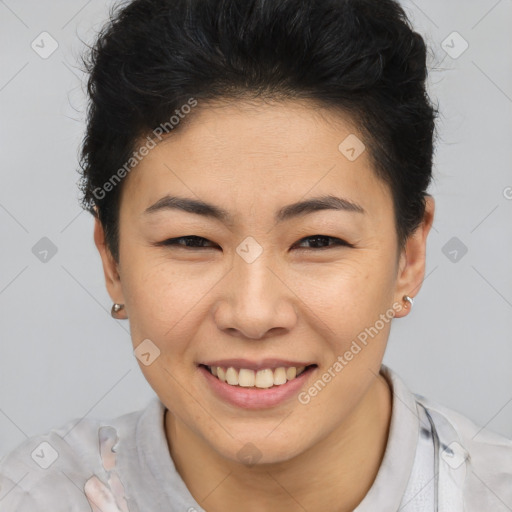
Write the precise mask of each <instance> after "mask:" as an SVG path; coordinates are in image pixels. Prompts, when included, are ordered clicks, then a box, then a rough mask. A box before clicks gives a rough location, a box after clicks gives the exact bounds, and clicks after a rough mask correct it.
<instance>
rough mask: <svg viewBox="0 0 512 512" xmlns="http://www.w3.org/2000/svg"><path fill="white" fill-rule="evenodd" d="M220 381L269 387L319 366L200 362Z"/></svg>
mask: <svg viewBox="0 0 512 512" xmlns="http://www.w3.org/2000/svg"><path fill="white" fill-rule="evenodd" d="M199 366H200V367H202V368H204V369H205V370H207V371H208V372H209V373H210V374H211V375H213V376H214V377H215V378H216V379H218V380H219V381H221V382H223V383H225V384H228V385H229V386H233V387H239V388H255V389H269V388H277V387H279V386H283V385H284V384H286V383H288V382H290V381H293V380H295V379H297V378H298V377H299V376H301V375H303V374H305V373H306V372H309V371H310V370H312V369H314V368H316V367H317V365H316V364H309V365H301V366H298V365H297V366H291V365H286V366H269V367H268V368H259V369H251V368H244V367H243V366H241V367H237V366H234V365H229V366H228V365H224V366H220V365H217V364H212V365H206V364H199Z"/></svg>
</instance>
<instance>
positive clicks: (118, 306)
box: [110, 302, 124, 320]
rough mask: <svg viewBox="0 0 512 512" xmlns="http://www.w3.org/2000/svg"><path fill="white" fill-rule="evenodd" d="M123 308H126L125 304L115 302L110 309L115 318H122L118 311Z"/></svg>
mask: <svg viewBox="0 0 512 512" xmlns="http://www.w3.org/2000/svg"><path fill="white" fill-rule="evenodd" d="M122 309H124V304H118V303H117V302H114V304H113V305H112V309H111V311H110V314H111V315H112V317H113V318H116V319H117V320H120V318H119V315H118V313H119V311H121V310H122Z"/></svg>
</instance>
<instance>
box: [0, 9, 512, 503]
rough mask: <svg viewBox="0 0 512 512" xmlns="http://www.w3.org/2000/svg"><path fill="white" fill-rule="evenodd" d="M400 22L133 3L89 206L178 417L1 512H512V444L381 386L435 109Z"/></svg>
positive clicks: (15, 493)
mask: <svg viewBox="0 0 512 512" xmlns="http://www.w3.org/2000/svg"><path fill="white" fill-rule="evenodd" d="M425 56H426V48H425V44H424V41H423V39H422V38H421V37H420V36H419V35H418V34H417V33H415V32H413V30H412V29H411V27H410V24H409V22H408V20H407V18H406V16H405V14H404V12H403V10H402V9H401V8H400V6H399V5H398V4H397V3H395V2H394V1H391V0H330V1H328V0H307V1H306V0H302V1H301V0H282V1H280V2H271V1H268V0H267V1H264V0H258V1H256V0H201V1H199V0H196V1H194V0H181V1H171V0H165V1H162V0H159V1H157V0H134V1H132V2H131V3H129V4H128V5H127V6H125V7H123V8H120V9H118V10H117V11H116V12H115V14H114V15H113V18H112V20H111V21H110V23H109V24H108V25H107V26H106V27H105V29H104V30H103V32H102V33H101V35H100V37H99V38H98V41H97V43H96V45H95V46H94V48H93V49H92V51H91V53H90V60H89V62H88V65H89V68H88V69H89V72H90V80H89V88H88V91H89V94H90V110H89V118H88V126H87V133H86V137H85V140H84V144H83V152H82V164H83V165H82V170H83V181H82V190H83V192H84V206H85V207H86V208H88V209H89V210H90V211H91V212H92V213H93V214H94V215H95V228H94V239H95V243H96V246H97V248H98V251H99V253H100V255H101V258H102V263H103V269H104V273H105V279H106V286H107V289H108V292H109V294H110V296H111V298H112V301H113V306H112V315H113V316H114V317H115V318H119V319H129V324H130V330H131V336H132V341H133V347H134V354H135V356H136V357H137V359H138V361H139V364H140V368H141V370H142V372H143V374H144V376H145V378H146V379H147V380H148V382H149V384H150V385H151V386H152V387H153V389H154V390H155V393H156V395H157V397H155V400H154V401H152V402H151V403H150V404H149V405H148V407H147V408H146V409H145V410H142V411H136V412H133V413H130V414H127V415H123V416H121V417H119V418H115V419H111V420H106V421H98V420H92V419H84V420H82V421H80V422H79V423H76V421H71V422H69V423H68V424H66V425H63V426H62V427H60V428H58V429H53V430H52V431H50V432H48V433H47V434H45V435H43V436H37V437H34V438H32V439H30V440H28V441H26V442H25V443H23V444H22V445H20V446H19V447H18V448H17V449H16V450H14V451H13V452H12V453H10V454H9V455H8V456H6V457H4V459H2V463H1V464H0V474H1V479H0V485H1V489H0V492H1V493H2V494H1V495H0V510H2V511H4V510H5V511H7V510H9V511H14V510H16V511H31V512H34V511H37V510H45V511H46V510H66V511H70V510H72V511H83V510H93V511H94V512H97V511H103V512H109V511H113V512H120V511H122V512H126V511H130V512H134V511H140V512H149V511H160V510H161V511H164V510H165V511H169V510H171V511H176V512H177V511H190V512H192V511H207V512H217V511H220V510H222V511H232V510H237V511H240V510H243V511H248V512H249V511H253V510H265V511H274V510H286V511H295V510H297V511H299V510H308V511H316V510H324V511H332V512H334V511H336V512H342V511H353V510H356V511H357V512H362V511H376V510H378V511H390V512H391V511H396V510H405V511H407V512H410V511H434V510H437V511H450V512H455V511H463V510H464V511H483V510H486V511H487V510H493V511H500V510H503V511H505V510H510V509H511V508H512V441H510V440H508V439H505V438H503V437H501V436H498V435H496V434H494V433H492V432H491V431H489V430H486V429H482V428H480V427H479V426H477V425H475V424H474V423H472V422H471V421H470V420H469V419H468V418H466V417H464V416H462V415H460V414H458V413H457V412H455V411H453V410H450V409H448V408H445V407H443V406H441V405H439V404H436V403H434V402H431V401H429V400H428V399H426V398H424V397H421V396H419V395H415V394H413V393H411V391H409V390H408V389H407V387H406V386H405V384H404V383H403V381H402V380H401V379H400V377H399V376H398V375H397V374H396V373H394V372H393V371H392V370H391V369H390V368H388V367H386V366H385V365H383V364H382V359H383V355H384V352H385V348H386V344H387V341H388V338H389V333H390V327H391V323H392V321H393V320H394V319H395V318H401V317H403V316H405V315H407V314H408V313H409V312H410V310H411V307H412V305H413V299H414V297H415V296H416V295H417V294H418V292H419V289H420V287H421V283H422V280H423V278H424V271H425V256H426V255H425V248H426V240H427V236H428V233H429V230H430V228H431V226H432V221H433V216H434V200H433V198H432V197H431V196H430V195H429V194H428V193H427V188H428V186H429V183H430V179H431V170H432V152H433V135H434V121H435V117H436V110H435V109H434V107H433V106H432V105H431V103H430V100H429V99H428V97H427V95H426V92H425V79H426V74H427V70H426V65H425V60H426V59H425Z"/></svg>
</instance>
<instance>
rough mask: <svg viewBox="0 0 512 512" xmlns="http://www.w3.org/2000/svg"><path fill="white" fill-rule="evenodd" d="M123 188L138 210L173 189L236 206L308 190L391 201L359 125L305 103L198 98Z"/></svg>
mask: <svg viewBox="0 0 512 512" xmlns="http://www.w3.org/2000/svg"><path fill="white" fill-rule="evenodd" d="M123 188H125V189H126V190H123V196H125V199H123V201H125V200H126V201H127V202H129V203H130V205H131V206H132V208H130V209H134V210H136V211H138V212H142V211H143V210H145V209H146V208H147V207H148V206H150V205H151V204H153V203H154V202H156V201H158V200H159V199H160V198H161V197H162V196H164V195H166V194H174V193H181V195H183V194H186V195H187V196H189V197H194V196H196V198H200V199H204V200H206V199H208V202H215V203H216V204H222V205H224V207H225V209H227V210H230V209H233V211H239V210H241V209H244V205H245V207H247V206H248V205H249V204H252V207H254V208H256V207H257V208H259V209H260V210H261V209H263V208H264V207H265V205H270V204H272V205H273V206H276V205H278V204H279V203H283V204H285V203H286V204H288V203H290V202H295V201H297V200H298V199H300V198H307V196H308V195H311V196H317V195H325V194H334V195H339V196H342V197H346V198H347V199H349V200H352V201H353V202H355V203H359V204H361V203H366V204H369V205H370V208H369V209H370V210H372V209H373V210H378V209H379V206H380V208H381V209H382V208H389V201H390V197H389V190H388V187H387V186H386V185H385V184H384V183H383V182H382V181H381V180H380V179H379V178H378V177H377V175H376V174H375V172H374V170H373V168H372V165H371V163H370V156H369V152H368V148H366V147H365V145H364V143H363V136H362V135H361V133H360V132H359V131H358V129H357V126H356V125H355V123H353V122H352V120H351V119H350V118H349V117H348V116H346V115H343V114H342V113H339V112H332V111H328V110H326V109H325V108H322V107H319V106H318V105H315V104H314V103H310V102H304V101H301V102H298V101H288V102H260V103H255V102H252V103H245V102H236V103H235V102H233V103H217V104H216V103H209V104H204V105H201V103H199V105H198V107H196V108H195V109H194V112H193V114H191V115H190V117H189V119H185V122H184V123H183V124H182V125H181V126H180V127H179V130H177V131H176V132H171V133H170V134H169V135H168V136H167V137H166V138H165V139H164V140H163V141H162V142H160V143H158V144H157V146H156V147H155V148H154V149H152V150H151V151H149V153H148V154H147V155H146V156H145V157H144V158H143V159H142V160H141V162H140V163H139V164H138V165H137V166H136V167H135V168H134V170H133V171H132V172H131V173H130V174H129V176H128V177H127V183H125V184H124V187H123ZM365 209H366V208H365ZM375 213H377V214H378V213H379V212H378V211H376V212H375ZM380 213H383V212H380Z"/></svg>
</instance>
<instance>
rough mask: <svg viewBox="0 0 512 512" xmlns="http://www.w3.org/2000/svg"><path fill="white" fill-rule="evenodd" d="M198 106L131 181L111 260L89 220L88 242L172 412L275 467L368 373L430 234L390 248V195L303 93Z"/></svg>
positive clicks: (360, 390) (371, 376)
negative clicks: (93, 240)
mask: <svg viewBox="0 0 512 512" xmlns="http://www.w3.org/2000/svg"><path fill="white" fill-rule="evenodd" d="M200 107H201V105H200V106H199V107H198V108H197V109H196V110H195V111H194V113H193V116H194V118H193V119H191V120H190V122H189V123H188V124H187V125H186V126H185V125H184V126H183V127H181V128H183V129H182V130H181V131H177V132H175V133H173V134H172V135H171V136H169V137H168V138H167V139H166V140H165V141H163V142H161V143H159V144H158V145H157V146H156V147H155V148H154V149H152V150H151V151H150V152H149V154H148V155H147V156H146V157H144V159H143V160H142V161H141V162H140V163H139V164H138V165H137V167H136V168H135V169H134V170H133V171H132V172H131V174H130V175H129V176H128V177H127V178H126V180H125V182H124V184H123V192H122V198H121V207H120V244H119V253H120V259H119V265H118V266H117V267H116V266H115V265H113V263H112V260H111V259H110V258H109V256H108V252H107V251H106V250H105V247H104V246H102V245H101V244H100V243H98V241H99V240H101V228H100V227H99V224H97V226H96V236H97V243H98V247H99V248H100V252H101V253H102V257H103V262H104V268H105V274H106V276H107V285H108V289H109V292H110V295H111V297H112V299H113V300H114V301H116V302H121V303H124V304H125V311H126V314H127V315H128V317H129V319H130V320H129V321H130V328H131V335H132V339H133V346H134V348H135V349H137V347H139V345H140V344H141V343H144V344H145V345H140V347H144V350H143V352H145V353H149V355H146V356H145V360H144V363H143V362H141V361H139V365H140V368H141V370H142V372H143V373H144V376H145V377H146V379H147V380H148V382H149V383H150V385H151V386H152V387H153V389H154V390H155V392H156V393H157V395H158V396H159V398H160V399H161V401H162V402H163V403H164V404H165V406H166V407H167V408H168V409H169V411H170V413H171V414H172V415H173V417H174V418H175V419H176V421H177V422H179V423H180V424H181V425H182V426H183V428H186V429H188V430H189V431H190V432H191V433H193V435H194V436H195V437H196V438H197V439H198V440H200V441H201V442H202V443H204V445H205V446H207V447H208V448H210V449H211V450H213V451H214V452H216V453H217V454H219V455H220V456H223V457H225V458H227V459H231V460H234V461H236V460H239V458H240V456H241V455H240V453H239V451H240V450H241V449H242V448H243V447H244V446H248V445H246V443H252V445H254V446H255V447H257V449H258V451H259V457H261V459H260V462H277V461H284V460H288V459H290V458H292V457H294V456H296V455H298V454H300V453H303V452H305V451H307V450H308V449H309V448H311V447H312V446H314V445H315V443H317V442H319V441H320V440H321V439H322V438H324V437H326V436H328V435H329V434H330V433H332V432H333V431H334V430H335V429H336V428H338V427H339V426H340V425H341V424H343V422H345V421H348V420H349V418H350V417H351V415H353V414H354V411H356V409H357V406H358V404H360V403H361V401H362V399H363V397H364V396H365V393H367V391H368V390H369V389H370V387H371V385H372V383H373V382H375V376H376V375H377V374H378V372H379V369H380V365H381V362H382V358H383V354H384V350H385V346H386V342H387V339H388V335H389V329H390V325H391V321H390V320H391V318H392V316H393V314H394V315H395V316H397V317H399V316H403V314H406V310H405V309H403V307H402V306H403V300H402V297H403V295H404V294H409V295H411V296H414V295H415V294H416V292H417V290H418V288H419V286H420V283H421V279H422V277H423V272H424V247H425V237H426V234H427V232H428V227H429V226H428V222H427V225H426V227H422V228H421V229H419V230H418V232H417V234H416V235H415V236H414V237H411V239H410V240H409V241H408V246H407V248H408V250H407V257H406V253H405V251H404V252H403V253H402V254H399V253H398V249H397V235H396V228H395V224H394V214H393V204H392V196H391V192H390V190H389V189H388V187H387V185H385V184H384V183H383V182H382V181H381V180H380V179H379V178H378V177H377V176H376V175H375V172H374V171H373V169H372V167H371V163H370V159H369V155H368V152H367V151H363V152H362V153H361V154H360V156H358V157H357V158H356V159H354V158H353V155H352V153H351V152H350V151H348V152H346V151H345V153H344V152H342V151H340V149H339V146H340V143H342V141H344V139H346V137H348V136H349V135H351V134H352V137H353V136H356V137H358V138H359V139H360V140H362V136H361V134H360V133H359V132H358V131H357V129H356V127H355V126H354V125H353V124H351V123H350V120H349V119H348V118H345V117H343V116H342V115H340V114H334V113H332V112H327V111H325V110H321V109H319V108H315V107H314V106H313V105H311V104H307V103H299V102H288V103H286V102H283V103H261V104H259V105H252V106H249V105H247V104H241V103H237V104H231V105H225V104H224V105H221V104H218V105H213V104H210V105H208V106H207V107H204V108H200ZM349 140H356V139H349ZM343 147H344V146H342V149H343ZM346 155H349V156H351V157H352V158H350V159H349V158H347V156H346ZM166 196H169V198H171V197H172V198H175V199H169V198H168V199H167V200H165V199H162V198H166ZM176 198H180V199H183V201H182V202H181V203H180V201H179V199H178V200H177V199H176ZM319 198H323V201H320V199H319ZM326 198H330V199H326ZM186 201H201V202H203V203H207V204H208V205H211V206H210V207H207V206H204V205H203V206H202V207H200V205H197V204H196V205H194V204H192V203H190V202H189V203H187V202H186ZM319 201H320V202H319ZM303 202H305V204H303V205H302V206H298V203H303ZM180 205H181V207H180ZM293 205H295V206H293ZM429 205H430V203H429ZM429 209H430V206H429ZM193 210H194V211H193ZM144 340H146V341H144ZM147 340H150V341H147ZM356 347H359V350H358V349H357V348H356ZM350 354H351V356H350ZM208 367H213V370H209V369H208ZM217 367H221V368H223V370H218V369H216V368H217ZM229 367H232V368H233V370H227V368H229ZM294 368H298V372H301V373H300V375H298V376H296V377H295V378H293V375H294V372H295V373H298V372H297V370H294ZM226 370H227V374H228V375H227V378H228V380H229V381H230V382H231V383H236V382H237V379H239V380H238V382H239V385H234V384H229V383H226V382H222V379H223V378H225V377H224V371H226ZM238 370H241V371H238ZM212 371H213V373H217V376H214V375H213V374H212ZM286 374H288V378H289V379H290V380H287V379H286ZM326 375H327V377H326ZM329 375H330V378H329ZM219 377H220V378H219ZM272 379H274V380H272ZM319 381H321V383H320V384H319V383H318V382H319ZM284 382H285V383H284ZM315 383H316V387H315ZM254 384H256V386H257V387H254ZM315 390H316V391H315ZM270 433H271V435H270Z"/></svg>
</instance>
